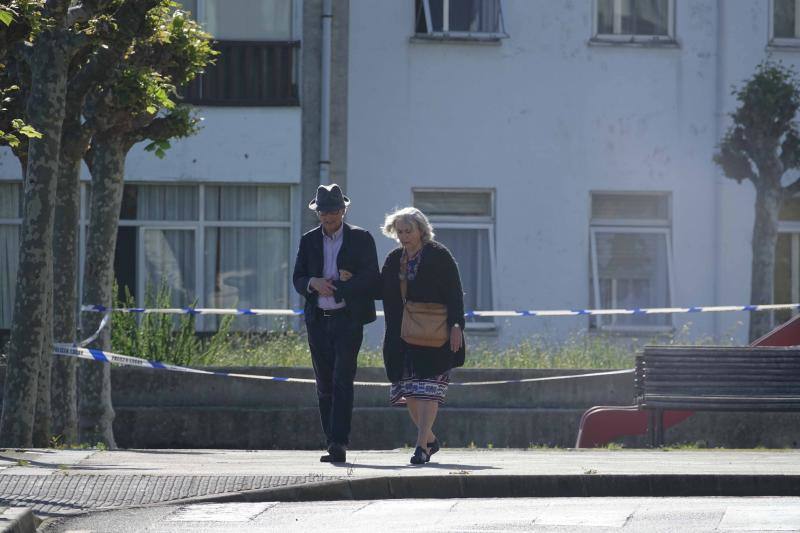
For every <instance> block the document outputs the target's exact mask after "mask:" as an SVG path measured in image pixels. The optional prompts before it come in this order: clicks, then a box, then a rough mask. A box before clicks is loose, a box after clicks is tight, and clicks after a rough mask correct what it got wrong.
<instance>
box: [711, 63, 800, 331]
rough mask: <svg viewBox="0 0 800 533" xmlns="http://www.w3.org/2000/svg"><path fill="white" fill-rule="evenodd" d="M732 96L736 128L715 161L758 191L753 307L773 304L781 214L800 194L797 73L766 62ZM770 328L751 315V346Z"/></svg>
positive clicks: (766, 319)
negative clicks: (788, 200) (799, 176)
mask: <svg viewBox="0 0 800 533" xmlns="http://www.w3.org/2000/svg"><path fill="white" fill-rule="evenodd" d="M732 94H733V95H734V96H736V100H737V101H738V102H739V107H738V108H737V109H736V111H734V112H733V113H732V114H731V115H730V116H731V118H732V119H733V125H732V126H731V127H730V128H729V129H728V131H727V132H726V133H725V136H724V137H723V138H722V140H721V142H720V144H719V150H718V152H717V153H716V154H715V155H714V162H715V163H717V165H719V166H720V167H721V168H722V171H723V172H724V173H725V176H727V177H728V178H731V179H734V180H736V181H737V182H739V183H741V182H743V181H745V180H748V181H750V182H751V183H752V184H753V186H754V187H755V189H756V203H755V209H756V214H755V222H754V224H753V241H752V249H753V257H752V271H751V281H750V302H751V303H753V304H767V303H771V302H772V299H773V287H774V272H775V246H776V243H777V238H778V215H779V213H780V209H781V206H782V205H783V201H784V200H785V199H786V198H789V197H791V196H793V195H795V194H797V193H798V192H800V179H796V177H795V178H792V175H793V172H792V171H794V170H796V169H798V167H800V135H799V134H798V130H797V123H796V122H795V116H796V114H797V110H798V107H800V86H799V85H798V79H797V75H796V72H795V71H794V69H792V68H791V67H786V66H784V65H782V64H781V63H775V62H772V61H765V62H763V63H761V64H759V65H758V66H757V67H756V70H755V73H754V74H753V76H752V77H751V78H750V79H748V80H746V81H745V82H744V84H743V85H742V87H740V88H739V89H734V90H733V92H732ZM785 181H786V182H787V184H786V185H784V182H785ZM769 329H770V321H769V316H768V314H767V313H752V314H751V315H750V332H749V334H750V340H751V341H752V340H755V339H757V338H758V337H760V336H762V335H764V334H765V333H767V332H768V331H769Z"/></svg>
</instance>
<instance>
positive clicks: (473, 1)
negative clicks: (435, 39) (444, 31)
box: [450, 0, 499, 32]
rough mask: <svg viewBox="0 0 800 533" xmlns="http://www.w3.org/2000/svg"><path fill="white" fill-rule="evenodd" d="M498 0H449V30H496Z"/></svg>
mask: <svg viewBox="0 0 800 533" xmlns="http://www.w3.org/2000/svg"><path fill="white" fill-rule="evenodd" d="M498 13H499V9H498V0H450V31H465V32H496V31H498Z"/></svg>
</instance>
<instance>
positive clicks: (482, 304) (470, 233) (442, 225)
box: [413, 189, 495, 330]
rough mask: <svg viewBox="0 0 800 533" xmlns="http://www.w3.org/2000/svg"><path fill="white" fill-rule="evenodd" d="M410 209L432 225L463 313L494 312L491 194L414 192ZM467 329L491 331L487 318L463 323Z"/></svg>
mask: <svg viewBox="0 0 800 533" xmlns="http://www.w3.org/2000/svg"><path fill="white" fill-rule="evenodd" d="M413 194H414V206H415V207H416V208H417V209H419V210H420V211H422V212H423V213H425V214H426V215H427V216H428V218H429V219H430V221H431V223H432V224H433V228H434V232H435V233H436V237H435V239H436V240H437V241H439V242H441V243H442V244H444V245H445V246H447V248H449V249H450V251H451V252H452V253H453V256H454V257H455V259H456V262H457V263H458V269H459V272H460V273H461V283H462V285H463V289H464V310H465V311H472V310H479V311H489V310H492V309H494V294H495V291H494V285H495V284H494V270H495V267H494V265H495V253H494V192H493V191H491V190H463V189H416V190H414V192H413ZM467 329H472V330H477V329H494V320H493V319H492V318H491V317H471V318H468V319H467Z"/></svg>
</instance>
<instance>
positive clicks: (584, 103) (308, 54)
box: [0, 0, 800, 344]
mask: <svg viewBox="0 0 800 533" xmlns="http://www.w3.org/2000/svg"><path fill="white" fill-rule="evenodd" d="M183 4H184V6H185V7H186V8H187V9H189V10H190V11H192V13H194V14H195V16H196V17H197V19H198V20H200V21H201V22H202V23H204V24H205V25H206V28H207V29H208V30H209V31H210V32H211V33H212V34H213V35H214V37H215V39H217V40H218V41H219V46H218V48H219V49H220V50H222V52H223V53H222V55H221V56H220V59H219V61H218V65H217V67H215V69H213V70H210V71H209V72H207V73H206V75H205V76H204V78H203V79H202V80H200V81H198V82H197V83H195V84H194V85H193V86H192V87H191V88H189V89H188V91H187V97H188V99H189V101H190V102H193V103H195V104H196V105H198V112H199V114H200V115H201V116H203V117H204V126H203V129H202V131H201V132H200V133H199V134H198V135H197V136H194V137H191V138H188V139H183V140H180V141H176V142H174V143H173V147H172V148H171V149H170V150H169V151H168V152H167V155H166V157H165V159H163V160H160V159H157V158H155V157H154V156H153V155H152V154H151V153H149V152H145V151H144V150H143V148H142V146H137V147H135V148H134V149H133V150H132V152H131V154H130V155H129V157H128V160H127V167H126V183H127V185H126V194H125V202H124V205H123V212H122V220H121V228H120V233H119V242H118V250H117V262H116V263H117V264H116V268H117V278H118V280H119V282H120V284H121V285H124V286H128V287H129V289H130V290H131V292H132V293H133V294H135V295H136V296H137V300H138V301H140V302H141V301H143V298H144V295H145V293H146V292H147V287H148V286H158V285H159V284H160V283H162V281H163V282H165V283H166V284H167V286H168V287H169V288H170V290H171V293H172V298H173V302H172V303H173V304H174V305H190V304H192V303H197V305H200V306H204V307H237V308H249V307H272V308H274V307H278V308H284V307H292V308H296V307H298V306H299V305H300V302H299V298H298V297H297V296H296V295H295V294H294V291H293V290H292V289H291V285H290V277H291V268H292V263H293V260H294V253H295V248H296V245H297V242H298V240H299V236H300V235H301V233H302V232H303V231H305V230H307V229H308V228H309V225H310V223H311V221H312V220H313V219H310V218H309V217H308V213H306V211H307V210H306V207H305V205H306V204H307V202H308V200H309V193H310V191H313V190H314V189H315V188H316V185H317V184H318V183H319V180H320V178H319V176H320V173H319V172H317V171H316V169H315V168H314V166H315V164H316V162H317V161H318V159H319V157H318V147H317V146H314V143H313V142H312V141H313V139H312V140H311V141H309V138H310V137H309V136H310V135H311V132H312V130H315V129H316V130H318V128H319V114H320V111H319V98H320V96H319V92H318V85H314V84H310V80H312V78H313V77H314V73H317V74H316V76H319V67H318V64H317V63H315V60H314V59H313V58H315V57H316V58H318V57H319V56H320V51H319V49H318V48H319V47H318V45H317V41H318V38H319V35H317V34H316V33H315V34H314V35H311V33H312V32H317V33H318V32H319V27H320V26H321V24H322V22H321V18H320V15H319V13H318V11H319V9H320V5H321V4H322V2H321V0H186V1H184V2H183ZM333 5H334V17H333V19H334V28H338V30H335V31H338V34H337V33H335V34H334V38H333V55H334V59H335V61H334V64H333V69H332V78H335V79H336V80H338V81H337V83H338V85H334V88H336V87H339V89H337V90H335V91H334V95H333V97H332V99H333V106H332V117H333V118H332V123H331V126H330V128H331V129H330V133H331V143H332V145H335V146H336V147H337V148H335V149H334V150H332V157H331V161H330V162H325V163H326V164H330V165H331V166H330V168H331V170H332V172H331V178H330V179H331V181H336V182H338V183H341V184H343V186H344V187H345V190H346V193H347V194H348V195H349V196H350V197H351V198H352V200H353V204H352V206H351V208H350V211H349V213H348V219H349V220H350V221H351V222H353V223H355V224H357V225H360V226H363V227H366V228H368V229H370V230H373V233H374V234H375V236H376V241H377V243H378V249H379V256H380V257H381V258H382V257H383V256H384V255H385V254H386V253H387V252H388V251H389V250H390V249H391V248H392V247H393V246H394V243H392V242H391V241H389V240H388V239H385V238H384V237H382V236H380V235H379V233H378V231H377V228H378V226H379V225H380V224H381V222H382V220H383V217H384V215H385V214H386V213H387V212H389V211H391V210H392V209H393V208H395V207H401V206H405V205H416V206H418V207H420V208H421V209H422V210H423V211H424V212H426V213H427V214H428V215H430V217H431V220H432V221H433V223H434V226H435V229H436V233H437V238H438V240H441V241H442V242H444V243H445V244H446V245H447V246H448V247H450V248H451V250H452V251H453V252H454V254H455V256H456V259H457V260H458V262H459V266H460V269H461V272H462V278H463V281H464V288H465V298H466V306H467V308H468V309H478V310H486V309H503V310H521V309H584V308H608V307H615V308H616V307H624V308H636V307H638V308H642V307H665V306H701V305H727V304H747V303H751V302H748V299H749V283H750V260H751V247H750V244H751V243H750V240H751V233H752V224H753V217H754V210H753V202H754V199H755V194H754V190H753V187H752V185H750V184H748V183H744V184H741V185H739V184H737V183H736V182H734V181H732V180H729V179H727V178H724V177H723V176H722V175H721V172H720V170H719V169H718V168H717V167H716V166H715V165H714V163H713V162H712V156H713V154H714V151H715V148H716V146H717V144H718V142H719V140H720V138H721V137H722V135H723V134H724V132H725V130H726V129H727V127H728V125H729V118H728V116H727V114H728V113H730V112H731V111H733V109H734V108H735V105H736V101H735V99H734V98H733V97H732V96H731V95H730V92H731V86H732V85H741V83H742V81H743V80H745V79H746V78H748V77H749V76H751V75H752V73H753V71H754V68H755V66H756V65H757V64H758V63H759V62H761V61H763V60H764V59H767V58H772V59H776V60H781V61H783V62H784V63H786V64H790V65H798V64H800V5H798V3H797V2H796V1H795V0H746V1H745V0H743V1H738V0H737V1H735V2H734V1H725V0H571V1H559V2H551V1H545V0H385V1H374V0H344V1H341V0H334V2H333ZM312 8H313V9H312ZM314 10H316V11H314ZM337 54H338V56H337ZM337 57H339V59H338V62H337V61H336V58H337ZM317 61H319V59H317ZM337 91H338V92H337ZM311 137H313V136H311ZM317 140H318V139H317ZM312 152H313V153H312ZM309 161H310V162H311V164H309V163H308V162H309ZM87 177H88V174H87ZM20 193H21V183H20V174H19V170H18V167H17V164H16V161H15V160H14V159H13V158H12V157H11V156H10V154H9V153H7V152H3V153H2V157H0V329H7V328H8V327H9V326H10V320H11V315H10V312H11V309H12V306H13V299H12V298H13V296H12V293H13V290H12V288H13V280H14V277H15V275H16V270H15V268H16V266H15V265H16V254H17V252H18V247H16V245H15V242H16V241H17V240H18V232H19V221H20ZM84 212H85V210H84ZM784 218H785V219H786V220H785V221H783V222H782V226H781V228H782V232H783V233H782V235H781V239H780V242H779V249H778V261H777V263H778V266H777V268H776V297H775V302H776V303H783V302H790V301H791V302H797V301H800V222H795V221H793V220H792V219H793V218H794V219H797V220H800V217H796V216H793V215H792V213H791V210H789V209H787V214H786V215H785V217H784ZM85 222H86V221H85V220H84V223H85ZM83 240H84V242H85V235H84V239H83ZM752 303H765V302H752ZM747 318H748V317H747V314H746V313H727V314H715V315H705V314H687V315H674V316H671V315H652V316H644V315H634V316H623V317H616V318H611V317H605V318H603V319H597V320H592V319H590V318H588V317H576V318H558V319H556V318H553V319H541V318H514V319H502V320H501V319H497V320H490V319H471V320H470V324H469V325H468V330H469V332H470V335H474V336H475V338H478V339H484V340H486V341H489V342H494V341H497V342H500V343H502V344H508V343H514V342H516V341H518V340H520V339H522V338H525V337H528V336H531V335H533V334H541V335H545V336H547V337H548V338H551V339H553V340H563V339H565V338H567V337H569V336H570V335H572V334H576V333H582V332H586V331H592V332H594V331H609V332H614V333H620V334H623V335H634V336H640V337H642V336H652V335H656V334H661V333H666V334H671V333H674V332H675V331H679V330H683V329H684V328H687V329H688V331H689V336H690V337H692V338H701V337H711V338H716V339H722V338H729V337H733V338H734V339H735V340H736V341H738V342H746V330H747V327H746V326H747ZM785 318H786V316H776V321H780V320H781V319H785ZM239 320H242V321H244V320H247V321H248V322H242V327H245V328H250V327H253V326H254V325H257V326H258V327H261V328H271V327H275V326H276V323H275V322H274V321H271V320H267V319H255V318H253V317H245V318H242V319H239ZM256 320H259V321H258V322H256ZM215 324H216V321H213V320H211V319H204V321H203V322H202V323H201V324H200V327H201V328H202V329H213V328H214V327H215ZM381 331H382V325H381V324H376V325H375V326H372V327H371V328H370V330H369V336H368V342H370V343H371V344H376V343H378V342H379V337H380V332H381Z"/></svg>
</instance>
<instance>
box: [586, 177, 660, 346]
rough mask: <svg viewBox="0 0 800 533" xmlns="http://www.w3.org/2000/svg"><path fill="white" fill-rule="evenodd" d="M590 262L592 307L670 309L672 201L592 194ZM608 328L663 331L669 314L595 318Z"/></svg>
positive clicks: (637, 195)
mask: <svg viewBox="0 0 800 533" xmlns="http://www.w3.org/2000/svg"><path fill="white" fill-rule="evenodd" d="M591 203H592V207H591V209H592V220H591V227H590V240H591V243H590V244H591V250H590V263H591V283H590V286H591V288H592V294H591V295H590V298H591V302H592V307H596V308H601V309H636V308H645V307H669V306H670V305H671V302H672V282H671V280H672V251H671V244H670V241H671V225H672V224H671V217H670V196H669V195H668V194H665V193H656V194H646V193H592V195H591ZM591 324H592V326H594V327H600V328H606V329H631V330H655V331H657V330H661V329H668V328H671V326H672V318H671V315H669V314H654V315H645V314H631V315H609V316H602V315H600V316H594V317H592V323H591Z"/></svg>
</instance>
